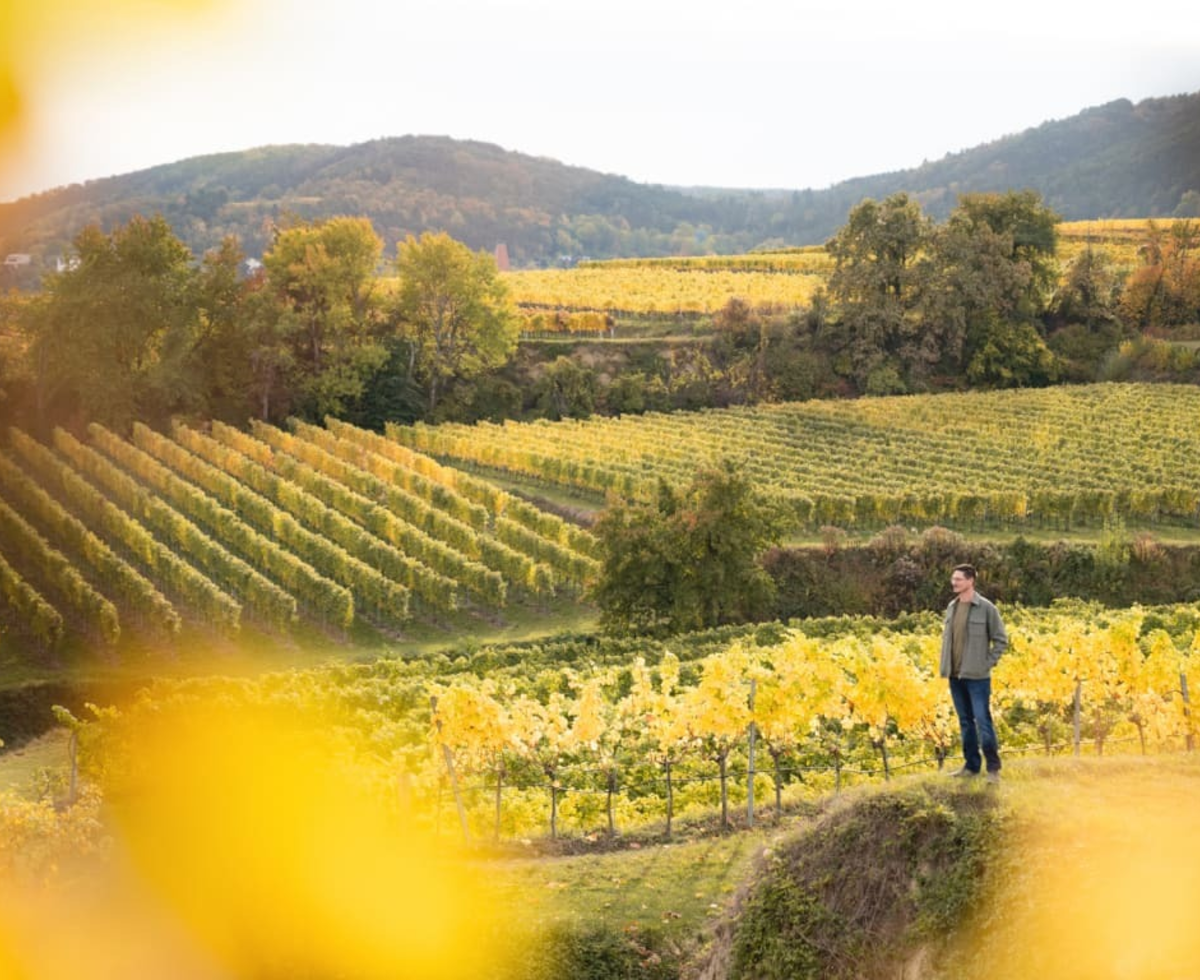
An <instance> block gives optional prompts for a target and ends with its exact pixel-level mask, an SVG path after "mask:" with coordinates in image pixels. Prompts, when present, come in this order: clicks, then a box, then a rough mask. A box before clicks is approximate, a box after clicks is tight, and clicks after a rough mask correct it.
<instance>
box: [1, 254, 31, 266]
mask: <svg viewBox="0 0 1200 980" xmlns="http://www.w3.org/2000/svg"><path fill="white" fill-rule="evenodd" d="M31 265H33V256H32V255H30V254H29V253H28V252H10V253H9V254H8V255H6V256H4V268H6V269H23V268H26V267H28V266H31Z"/></svg>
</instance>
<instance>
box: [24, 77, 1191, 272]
mask: <svg viewBox="0 0 1200 980" xmlns="http://www.w3.org/2000/svg"><path fill="white" fill-rule="evenodd" d="M1025 188H1032V189H1034V190H1037V191H1038V192H1040V193H1041V194H1042V196H1043V198H1044V199H1045V201H1046V202H1047V203H1048V204H1049V205H1050V206H1051V207H1053V208H1054V209H1055V210H1056V211H1058V212H1059V213H1060V214H1061V215H1062V216H1063V218H1064V219H1066V220H1084V219H1091V218H1106V217H1145V216H1170V215H1172V214H1174V213H1177V211H1178V210H1179V209H1180V208H1181V201H1185V202H1189V203H1188V205H1187V206H1190V202H1192V201H1194V200H1195V194H1196V193H1200V93H1195V94H1190V95H1177V96H1170V97H1167V98H1156V99H1147V100H1144V101H1142V102H1139V103H1137V104H1136V105H1135V104H1134V103H1132V102H1130V101H1128V100H1124V99H1122V100H1118V101H1115V102H1111V103H1108V104H1107V105H1103V106H1098V107H1094V108H1090V109H1086V110H1084V111H1082V112H1080V113H1078V114H1077V115H1075V116H1072V117H1070V118H1068V119H1063V120H1057V121H1052V122H1046V123H1043V124H1041V125H1040V126H1037V127H1034V128H1031V129H1027V130H1025V131H1023V132H1021V133H1018V134H1014V135H1010V136H1005V137H1003V138H1001V139H997V140H995V141H994V142H991V143H986V144H983V145H981V146H978V147H975V148H973V149H969V150H964V151H962V152H960V153H955V154H948V155H947V156H946V157H944V158H943V159H941V160H938V161H934V162H926V163H923V164H921V165H920V166H918V167H915V168H912V169H908V170H901V171H896V172H893V173H887V174H878V175H875V176H869V177H859V178H855V179H852V180H846V181H843V182H841V183H838V184H836V185H834V186H832V187H830V188H827V189H824V190H813V189H806V190H795V191H786V190H785V191H753V190H738V189H715V188H671V187H664V186H661V185H650V184H639V183H636V182H634V181H631V180H628V179H627V178H625V177H620V176H615V175H612V174H603V173H599V172H597V171H594V170H588V169H586V168H583V167H574V166H567V165H565V164H562V163H559V162H557V161H554V160H550V159H547V158H544V157H533V156H528V155H526V154H522V153H517V152H512V151H507V150H504V149H501V148H500V147H498V146H494V145H491V144H488V143H480V142H474V141H462V140H453V139H450V138H448V137H440V136H401V137H395V138H389V139H379V140H373V141H370V142H366V143H359V144H355V145H353V146H327V145H289V146H266V147H260V148H257V149H251V150H246V151H244V152H237V153H222V154H215V155H209V156H200V157H192V158H189V159H187V160H181V161H179V162H177V163H170V164H164V165H161V166H157V167H152V168H149V169H147V170H141V171H137V172H135V173H131V174H125V175H122V176H117V177H107V178H104V179H101V180H93V181H88V182H87V183H84V184H75V185H71V186H69V187H63V188H58V189H56V190H52V191H47V192H44V193H41V194H36V195H33V196H31V197H26V198H22V199H21V200H19V201H14V202H10V203H6V204H0V254H8V253H12V252H25V253H30V254H32V255H33V256H34V257H35V259H36V260H38V261H39V262H40V263H41V264H42V265H43V266H45V265H46V264H48V263H52V262H53V261H54V258H56V257H57V256H59V255H61V254H63V253H64V252H65V251H66V250H67V249H68V247H69V244H70V241H71V240H72V239H73V238H74V236H75V235H76V234H77V233H78V232H79V230H80V229H81V228H83V227H84V226H86V225H87V224H89V223H99V224H100V225H101V227H102V228H104V229H105V230H108V229H110V228H112V227H114V226H115V225H117V224H119V223H122V222H125V221H127V220H128V219H129V218H130V217H131V216H132V215H134V214H136V213H142V214H153V213H161V214H162V215H163V216H164V217H165V218H166V219H167V220H168V221H169V222H170V223H171V226H172V227H173V228H174V229H175V232H176V234H177V235H179V237H180V238H181V239H182V240H183V241H184V242H186V243H187V244H188V246H189V247H190V248H191V249H192V250H193V252H194V253H196V254H197V255H199V254H202V253H203V252H204V251H205V250H206V249H208V248H211V247H213V246H215V245H217V244H219V242H220V241H221V239H222V237H223V236H225V235H227V234H236V235H237V236H238V237H239V239H240V240H241V241H242V243H243V247H244V248H245V250H246V252H247V254H249V255H257V254H261V252H262V251H263V250H264V249H265V248H266V247H267V246H268V244H269V241H270V236H271V230H272V228H273V227H274V226H276V225H278V224H280V223H284V222H286V221H288V220H291V219H292V218H294V217H299V218H303V219H309V220H319V219H323V218H328V217H332V216H334V215H342V214H350V215H366V216H367V217H369V218H370V219H371V221H372V223H373V224H374V226H375V229H376V230H377V231H378V233H379V234H380V235H381V237H382V238H383V240H384V242H385V244H386V246H387V249H388V250H389V251H391V250H392V249H394V248H395V243H396V242H397V241H399V240H402V239H403V238H404V237H405V236H406V235H409V234H420V233H421V232H422V231H426V230H444V231H447V232H449V233H450V234H451V235H453V236H454V237H456V238H458V239H460V240H462V241H464V242H466V243H467V244H468V245H470V246H471V247H472V248H476V249H488V250H491V249H493V248H494V247H495V246H496V245H498V244H499V243H501V242H503V243H505V245H506V248H507V252H508V254H509V256H511V258H512V261H513V263H514V265H547V264H554V263H556V262H564V261H568V260H569V258H570V259H573V258H578V257H579V256H581V255H588V256H591V257H594V258H604V257H611V256H616V255H661V254H688V253H693V252H708V251H713V252H719V253H720V252H739V251H747V250H749V249H752V248H755V247H758V246H761V245H763V244H766V243H770V244H775V245H805V244H816V243H820V242H823V241H825V240H826V239H827V238H828V237H829V236H830V235H831V234H832V233H833V232H834V231H836V230H837V228H839V227H840V226H841V225H842V224H843V223H844V221H845V218H846V215H847V214H848V212H849V210H850V209H851V208H852V207H853V206H854V205H855V204H857V203H858V202H859V201H861V200H862V199H863V198H866V197H871V198H876V199H882V198H883V197H886V196H887V195H889V194H892V193H895V192H897V191H907V192H908V193H910V194H911V195H913V196H914V197H916V198H917V199H918V200H919V201H921V203H922V205H923V206H924V207H925V209H926V211H927V212H928V213H929V214H930V215H932V216H934V217H937V218H941V217H944V216H945V215H946V214H947V213H949V211H950V209H951V208H952V207H953V206H954V203H955V200H956V198H957V195H959V194H961V193H963V192H968V191H1004V190H1008V189H1025ZM1189 191H1191V192H1194V193H1193V194H1192V195H1189V197H1188V198H1187V199H1185V198H1184V195H1185V194H1187V193H1188V192H1189ZM568 257H569V258H568Z"/></svg>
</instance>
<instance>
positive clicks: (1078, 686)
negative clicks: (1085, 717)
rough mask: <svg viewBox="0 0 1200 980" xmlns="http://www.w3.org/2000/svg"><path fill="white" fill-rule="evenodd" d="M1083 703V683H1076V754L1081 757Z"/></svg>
mask: <svg viewBox="0 0 1200 980" xmlns="http://www.w3.org/2000/svg"><path fill="white" fill-rule="evenodd" d="M1082 701H1083V681H1078V680H1077V681H1076V682H1075V708H1074V726H1075V754H1076V755H1079V742H1080V730H1081V728H1082V719H1081V718H1080V714H1081V704H1082Z"/></svg>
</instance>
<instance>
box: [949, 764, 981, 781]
mask: <svg viewBox="0 0 1200 980" xmlns="http://www.w3.org/2000/svg"><path fill="white" fill-rule="evenodd" d="M978 775H979V773H978V772H976V771H975V770H974V769H968V768H967V767H966V766H963V767H962V768H961V769H956V770H954V772H952V773H950V778H951V779H970V778H972V777H974V776H978Z"/></svg>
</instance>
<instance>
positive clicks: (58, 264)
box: [54, 255, 79, 272]
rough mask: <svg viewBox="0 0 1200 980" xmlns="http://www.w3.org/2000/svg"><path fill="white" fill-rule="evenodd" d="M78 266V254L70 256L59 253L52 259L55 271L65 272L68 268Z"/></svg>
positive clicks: (76, 267)
mask: <svg viewBox="0 0 1200 980" xmlns="http://www.w3.org/2000/svg"><path fill="white" fill-rule="evenodd" d="M78 268H79V256H78V255H72V256H71V257H70V258H67V257H65V256H62V255H60V256H59V257H58V258H56V259H55V260H54V271H55V272H67V271H68V270H70V269H78Z"/></svg>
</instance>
